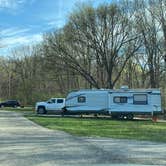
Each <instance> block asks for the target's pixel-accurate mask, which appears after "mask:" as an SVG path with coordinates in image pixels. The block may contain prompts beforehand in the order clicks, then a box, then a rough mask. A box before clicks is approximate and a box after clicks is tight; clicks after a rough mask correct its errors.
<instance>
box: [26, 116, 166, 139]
mask: <svg viewBox="0 0 166 166" xmlns="http://www.w3.org/2000/svg"><path fill="white" fill-rule="evenodd" d="M27 117H28V119H30V120H32V121H34V122H35V123H37V124H39V125H41V126H44V127H46V128H49V129H53V130H62V131H66V132H68V133H70V134H73V135H78V136H100V137H110V138H125V139H135V140H149V141H160V142H166V123H161V122H158V123H154V122H152V121H150V120H146V121H145V120H134V121H115V120H111V119H100V118H99V119H95V118H70V117H47V116H35V115H31V116H27Z"/></svg>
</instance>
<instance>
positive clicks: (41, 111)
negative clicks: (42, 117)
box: [37, 106, 46, 114]
mask: <svg viewBox="0 0 166 166" xmlns="http://www.w3.org/2000/svg"><path fill="white" fill-rule="evenodd" d="M37 113H38V114H46V110H45V107H43V106H39V107H38V109H37Z"/></svg>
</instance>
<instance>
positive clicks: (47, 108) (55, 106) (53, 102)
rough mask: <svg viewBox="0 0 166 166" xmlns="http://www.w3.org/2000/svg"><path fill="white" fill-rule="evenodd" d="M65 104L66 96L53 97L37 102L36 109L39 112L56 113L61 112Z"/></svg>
mask: <svg viewBox="0 0 166 166" xmlns="http://www.w3.org/2000/svg"><path fill="white" fill-rule="evenodd" d="M64 106H65V99H64V98H51V99H49V100H48V101H43V102H37V103H36V106H35V110H36V113H37V114H46V113H54V114H61V113H62V112H63V111H62V109H63V108H64Z"/></svg>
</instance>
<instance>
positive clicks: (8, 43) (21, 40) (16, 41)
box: [0, 33, 43, 56]
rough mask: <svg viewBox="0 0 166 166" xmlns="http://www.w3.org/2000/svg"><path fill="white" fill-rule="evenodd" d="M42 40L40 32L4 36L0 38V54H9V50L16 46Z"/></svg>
mask: <svg viewBox="0 0 166 166" xmlns="http://www.w3.org/2000/svg"><path fill="white" fill-rule="evenodd" d="M42 40H43V35H42V34H41V33H39V34H27V35H22V36H12V37H6V38H4V39H2V40H1V48H0V56H2V55H8V54H10V50H12V49H15V48H17V47H21V46H26V45H33V44H37V43H40V42H41V41H42Z"/></svg>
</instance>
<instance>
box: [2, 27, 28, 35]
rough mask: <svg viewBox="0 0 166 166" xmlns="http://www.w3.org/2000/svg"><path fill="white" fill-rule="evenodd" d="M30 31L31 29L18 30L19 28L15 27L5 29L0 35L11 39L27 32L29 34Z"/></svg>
mask: <svg viewBox="0 0 166 166" xmlns="http://www.w3.org/2000/svg"><path fill="white" fill-rule="evenodd" d="M28 31H30V29H29V28H23V29H21V28H17V27H14V28H7V29H4V30H1V31H0V34H1V36H2V37H10V36H15V35H20V34H23V33H25V32H28Z"/></svg>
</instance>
